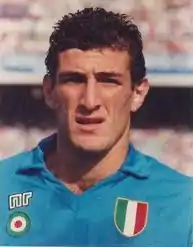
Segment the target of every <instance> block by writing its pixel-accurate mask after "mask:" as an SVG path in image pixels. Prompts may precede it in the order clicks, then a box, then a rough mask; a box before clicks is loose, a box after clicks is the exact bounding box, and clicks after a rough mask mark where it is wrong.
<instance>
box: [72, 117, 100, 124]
mask: <svg viewBox="0 0 193 247" xmlns="http://www.w3.org/2000/svg"><path fill="white" fill-rule="evenodd" d="M76 122H77V123H78V124H82V125H91V124H100V123H102V122H104V119H103V118H100V117H95V118H91V117H77V118H76Z"/></svg>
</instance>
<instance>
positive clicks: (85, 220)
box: [0, 136, 193, 247]
mask: <svg viewBox="0 0 193 247" xmlns="http://www.w3.org/2000/svg"><path fill="white" fill-rule="evenodd" d="M53 138H54V137H53V136H51V137H49V138H46V139H45V140H43V141H42V142H41V143H40V144H39V145H38V146H37V147H36V148H35V149H33V150H31V151H28V152H24V153H22V154H19V155H16V156H14V157H11V158H8V159H6V160H4V161H2V162H1V164H0V245H15V246H21V245H39V246H40V245H103V246H112V245H119V246H120V245H121V244H123V245H125V246H128V247H130V246H132V247H142V246H143V247H172V246H175V247H190V246H191V237H192V190H193V187H192V179H191V178H189V177H187V176H185V175H182V174H180V173H178V172H176V171H174V170H172V169H170V168H169V167H167V166H165V165H163V164H161V163H159V162H158V161H157V160H155V159H153V158H151V157H148V156H146V155H144V154H142V153H140V152H138V151H137V150H136V149H135V148H134V147H133V146H132V145H130V146H129V151H128V156H127V158H126V160H125V162H124V164H123V165H122V167H121V169H120V170H118V171H117V172H116V174H114V175H112V176H110V177H108V178H106V179H104V180H103V181H101V182H99V183H98V184H96V185H95V186H93V187H92V188H90V189H88V190H87V191H86V192H84V193H83V194H82V195H75V194H73V193H72V192H70V191H69V190H68V189H67V188H66V187H65V186H64V185H63V184H62V183H61V182H60V181H59V180H58V179H57V178H56V177H55V176H54V175H53V174H52V173H51V172H49V171H48V169H47V168H46V165H45V163H44V156H45V152H46V150H48V149H49V146H50V145H51V143H52V142H53ZM80 163H81V161H80ZM56 165H57V164H56ZM80 165H81V164H80Z"/></svg>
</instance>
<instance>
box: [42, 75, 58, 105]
mask: <svg viewBox="0 0 193 247" xmlns="http://www.w3.org/2000/svg"><path fill="white" fill-rule="evenodd" d="M43 94H44V99H45V102H46V104H47V105H48V107H49V108H51V109H55V100H54V98H55V97H54V86H53V81H52V79H51V78H50V76H48V75H45V76H44V78H43Z"/></svg>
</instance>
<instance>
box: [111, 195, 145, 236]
mask: <svg viewBox="0 0 193 247" xmlns="http://www.w3.org/2000/svg"><path fill="white" fill-rule="evenodd" d="M147 214H148V204H147V203H145V202H138V201H132V200H128V199H124V198H118V199H117V202H116V207H115V225H116V227H117V228H118V230H119V231H120V232H121V233H122V234H124V235H125V236H128V237H131V236H135V235H137V234H139V233H140V232H142V231H143V229H144V228H145V226H146V223H147Z"/></svg>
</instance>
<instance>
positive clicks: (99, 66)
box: [58, 49, 130, 73]
mask: <svg viewBox="0 0 193 247" xmlns="http://www.w3.org/2000/svg"><path fill="white" fill-rule="evenodd" d="M129 60H130V59H129V55H128V53H127V52H126V51H118V50H112V49H102V50H99V49H97V50H96V49H95V50H94V49H93V50H87V51H82V50H79V49H69V50H67V51H64V52H61V53H59V63H58V70H59V71H69V70H79V71H80V72H81V71H82V72H83V71H84V72H85V73H86V72H91V71H93V72H97V71H108V70H109V71H114V72H116V71H117V72H124V71H125V70H127V71H128V66H129Z"/></svg>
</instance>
